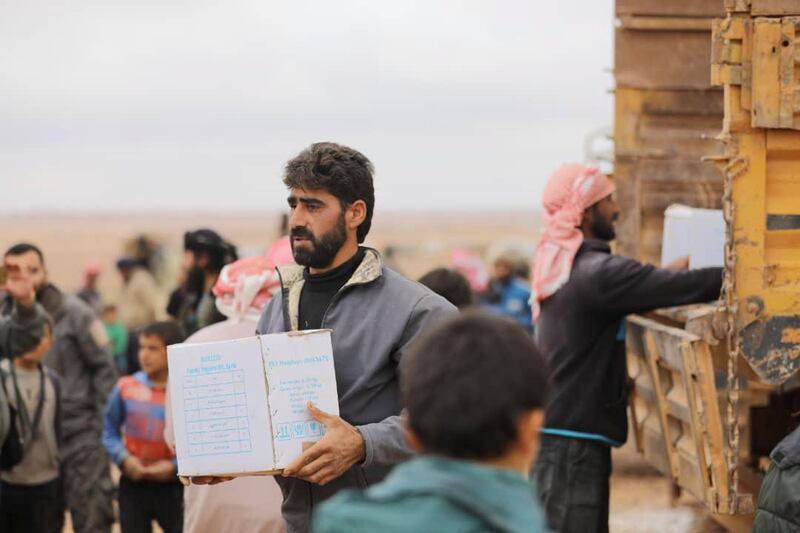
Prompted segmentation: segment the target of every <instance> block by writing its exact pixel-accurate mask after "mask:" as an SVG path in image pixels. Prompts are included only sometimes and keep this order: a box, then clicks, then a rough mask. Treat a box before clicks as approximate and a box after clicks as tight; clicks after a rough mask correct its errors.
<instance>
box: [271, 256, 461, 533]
mask: <svg viewBox="0 0 800 533" xmlns="http://www.w3.org/2000/svg"><path fill="white" fill-rule="evenodd" d="M278 271H279V273H280V276H281V284H282V288H283V289H282V292H281V297H280V298H279V297H278V296H277V295H276V297H275V298H273V299H272V300H271V301H270V303H269V304H268V305H267V308H266V309H265V310H264V314H263V315H262V316H261V320H260V321H259V323H258V333H279V332H284V331H292V330H297V329H298V311H299V307H300V295H301V294H302V291H303V285H304V283H305V281H304V278H303V268H302V267H299V266H295V265H288V266H282V267H278ZM456 313H457V310H456V308H455V307H454V306H453V305H452V304H451V303H449V302H448V301H447V300H445V299H444V298H442V297H441V296H439V295H437V294H435V293H433V292H432V291H431V290H430V289H428V288H427V287H425V286H424V285H422V284H420V283H417V282H414V281H410V280H408V279H406V278H404V277H403V276H401V275H400V274H397V273H396V272H394V271H392V270H390V269H388V268H384V267H383V265H382V264H381V260H380V255H379V254H378V252H376V251H375V250H372V249H369V248H367V249H366V253H365V254H364V259H363V260H362V261H361V264H360V265H359V266H358V268H356V271H355V272H354V273H353V275H352V276H351V278H350V280H349V281H348V282H347V283H346V284H345V285H344V287H342V288H341V289H340V290H339V292H338V293H337V294H336V295H335V296H334V297H333V300H331V303H330V305H329V307H328V309H327V311H326V312H325V314H324V316H323V319H322V327H323V328H330V329H332V330H333V332H332V333H331V341H332V343H333V359H334V367H335V371H336V389H337V392H338V393H339V413H340V416H341V417H342V418H343V419H344V420H346V421H347V422H348V423H350V424H352V425H354V426H356V428H357V429H358V431H359V432H360V433H361V436H362V437H363V438H364V447H365V451H366V457H365V459H364V462H363V464H361V465H356V466H354V467H353V468H351V469H350V470H348V471H347V472H345V473H344V474H343V475H342V476H341V477H339V478H338V479H335V480H333V481H331V482H330V483H328V484H327V485H325V486H319V485H312V484H311V483H307V482H305V481H302V480H300V479H297V478H282V477H276V478H275V480H276V481H277V482H278V485H280V487H281V490H282V491H283V506H282V510H283V517H284V519H285V520H286V524H287V526H288V530H289V532H290V533H293V532H296V531H308V529H309V528H310V526H311V512H312V510H313V508H314V507H315V506H316V505H317V504H318V503H320V502H321V501H323V500H325V499H326V498H328V497H330V496H332V495H333V494H335V493H336V492H338V491H339V490H341V489H344V488H362V489H363V488H366V487H368V486H370V485H372V484H374V483H377V482H379V481H381V480H382V479H383V478H384V477H385V476H386V474H387V472H388V471H389V469H390V467H391V466H392V465H394V464H396V463H399V462H401V461H403V460H405V459H408V458H409V457H410V456H411V450H410V448H409V447H408V444H407V443H406V441H405V438H404V437H403V427H402V423H401V420H400V416H399V415H400V411H401V409H402V403H401V398H400V387H399V382H398V372H397V367H398V364H399V363H400V360H401V359H402V357H403V355H404V354H405V353H406V352H407V350H408V349H409V347H410V346H411V344H412V343H413V342H414V340H415V339H416V338H417V337H418V336H419V334H420V333H421V332H422V331H423V330H424V329H425V328H426V327H428V326H429V325H430V324H432V323H434V322H436V321H438V320H441V319H443V318H446V317H447V316H451V315H454V314H456Z"/></svg>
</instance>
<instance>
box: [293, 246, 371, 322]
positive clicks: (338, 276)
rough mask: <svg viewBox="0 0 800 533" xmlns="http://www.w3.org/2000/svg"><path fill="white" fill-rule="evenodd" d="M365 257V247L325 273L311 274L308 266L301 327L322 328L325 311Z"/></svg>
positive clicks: (301, 310)
mask: <svg viewBox="0 0 800 533" xmlns="http://www.w3.org/2000/svg"><path fill="white" fill-rule="evenodd" d="M363 259H364V249H363V248H361V247H359V248H358V252H356V253H355V255H353V257H351V258H350V259H348V260H347V261H346V262H344V263H342V264H341V265H339V266H338V267H336V268H334V269H333V270H331V271H328V272H325V273H324V274H311V273H310V272H309V271H308V268H306V269H305V272H303V277H304V278H305V280H306V282H305V285H303V292H302V293H300V310H299V327H300V329H301V330H303V329H320V328H321V327H322V319H323V317H324V316H325V311H327V310H328V306H329V305H330V303H331V300H333V297H334V296H335V295H336V293H337V292H339V290H340V289H341V288H342V287H344V285H345V283H347V282H348V280H350V278H351V277H352V276H353V273H355V271H356V269H357V268H358V265H360V264H361V261H362V260H363Z"/></svg>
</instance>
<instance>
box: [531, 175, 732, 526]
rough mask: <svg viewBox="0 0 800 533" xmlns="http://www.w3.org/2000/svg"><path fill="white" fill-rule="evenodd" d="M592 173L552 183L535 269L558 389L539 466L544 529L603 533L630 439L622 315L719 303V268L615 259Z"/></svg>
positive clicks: (608, 212)
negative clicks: (619, 453) (617, 450)
mask: <svg viewBox="0 0 800 533" xmlns="http://www.w3.org/2000/svg"><path fill="white" fill-rule="evenodd" d="M615 190H616V189H615V186H614V184H613V183H612V182H611V180H609V179H608V177H606V176H605V175H603V174H602V173H600V172H599V171H598V170H597V169H596V168H591V167H584V166H583V165H578V164H569V165H564V166H562V167H561V168H559V169H558V170H557V171H556V172H555V174H553V176H552V177H551V178H550V180H549V181H548V183H547V186H546V187H545V190H544V195H543V198H542V207H543V211H544V215H543V221H544V231H543V234H542V238H541V240H540V241H539V245H538V247H537V249H536V257H535V260H534V264H533V291H534V302H533V304H534V317H535V318H538V320H537V322H536V344H537V346H538V347H539V349H540V350H541V351H542V353H543V354H544V356H545V357H546V358H547V359H548V361H549V363H550V368H551V371H552V372H553V384H554V386H553V391H552V394H551V396H550V398H549V403H548V405H547V408H546V410H545V422H544V427H543V428H542V430H541V433H542V447H541V450H540V452H539V456H538V458H537V460H536V465H535V466H534V468H533V472H532V478H533V479H534V480H535V481H536V485H537V489H538V491H539V497H540V498H541V500H542V505H543V506H544V508H545V513H546V514H547V520H548V525H549V527H550V528H551V529H552V530H553V531H557V532H558V533H570V532H581V533H584V532H597V533H600V532H607V531H608V497H609V476H610V474H611V447H612V446H621V445H622V444H623V443H624V442H625V440H626V439H627V437H628V420H627V416H626V408H627V405H628V393H629V386H628V382H627V379H628V375H627V370H626V366H625V329H624V324H625V316H626V315H628V314H630V313H641V312H644V311H649V310H653V309H657V308H660V307H670V306H675V305H685V304H691V303H700V302H707V301H711V300H714V299H716V298H717V297H718V296H719V291H720V287H721V285H722V269H719V268H705V269H699V270H688V271H686V267H687V266H688V264H687V263H686V261H680V260H679V261H676V262H675V263H674V264H672V265H671V266H670V267H669V268H656V267H654V266H652V265H644V264H642V263H639V262H638V261H634V260H633V259H628V258H625V257H620V256H617V255H613V254H612V253H611V248H610V247H609V244H608V243H609V242H610V241H613V240H614V238H615V237H616V233H615V230H614V222H615V221H616V219H617V217H618V216H619V213H620V209H619V205H618V204H617V202H616V200H614V197H613V194H614V192H615Z"/></svg>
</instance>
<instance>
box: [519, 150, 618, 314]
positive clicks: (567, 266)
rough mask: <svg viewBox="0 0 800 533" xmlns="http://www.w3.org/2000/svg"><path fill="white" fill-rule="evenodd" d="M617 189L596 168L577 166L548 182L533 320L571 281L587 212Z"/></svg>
mask: <svg viewBox="0 0 800 533" xmlns="http://www.w3.org/2000/svg"><path fill="white" fill-rule="evenodd" d="M615 190H616V187H615V186H614V184H613V183H612V182H611V180H610V179H608V177H607V176H606V175H605V174H603V173H601V172H600V171H599V170H598V169H597V168H594V167H587V166H584V165H581V164H578V163H568V164H565V165H562V166H561V167H560V168H559V169H558V170H556V171H555V173H554V174H553V175H552V176H551V177H550V180H548V182H547V186H546V187H545V190H544V194H543V195H542V207H543V209H544V213H543V215H542V223H543V224H544V231H543V233H542V237H541V239H540V240H539V245H538V246H537V248H536V255H535V256H534V261H533V268H532V269H531V270H532V272H533V282H532V291H533V318H534V320H536V319H537V318H538V316H539V304H540V303H541V302H542V301H544V300H546V299H547V298H548V297H550V296H552V295H553V294H554V293H555V292H556V291H557V290H558V289H560V288H561V287H562V286H563V285H564V284H565V283H566V282H567V281H569V274H570V271H571V270H572V261H573V260H574V259H575V254H576V253H578V248H580V247H581V243H583V232H582V231H581V228H580V226H581V222H582V219H583V213H584V211H586V209H588V208H589V207H591V206H592V205H594V204H596V203H597V202H599V201H600V200H602V199H604V198H606V197H608V196H610V195H611V194H613V193H614V191H615Z"/></svg>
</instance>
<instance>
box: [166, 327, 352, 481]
mask: <svg viewBox="0 0 800 533" xmlns="http://www.w3.org/2000/svg"><path fill="white" fill-rule="evenodd" d="M167 351H168V360H169V393H170V406H169V408H170V409H171V411H172V419H173V424H174V427H175V446H176V451H177V456H178V474H179V475H181V476H203V475H223V474H224V475H234V476H236V475H256V474H275V473H278V472H279V471H280V469H282V468H284V467H285V466H286V465H288V464H289V463H290V462H291V461H292V460H294V459H295V458H296V457H298V456H299V455H300V454H301V453H302V451H303V449H304V447H306V446H308V445H309V444H310V443H313V442H316V441H317V440H319V439H320V438H321V437H322V435H323V434H324V432H325V428H324V426H323V425H322V424H320V423H318V422H316V421H315V420H314V419H313V418H311V416H310V415H309V414H308V410H307V409H306V403H307V402H308V401H311V402H313V403H314V404H315V405H316V406H317V407H319V408H320V409H322V410H323V411H326V412H328V413H331V414H336V415H338V414H339V401H338V395H337V392H336V375H335V372H334V366H333V350H332V347H331V337H330V331H328V330H315V331H303V332H297V333H279V334H274V335H260V336H253V337H247V338H244V339H235V340H229V341H220V342H209V343H201V344H176V345H172V346H169V347H168V349H167Z"/></svg>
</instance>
